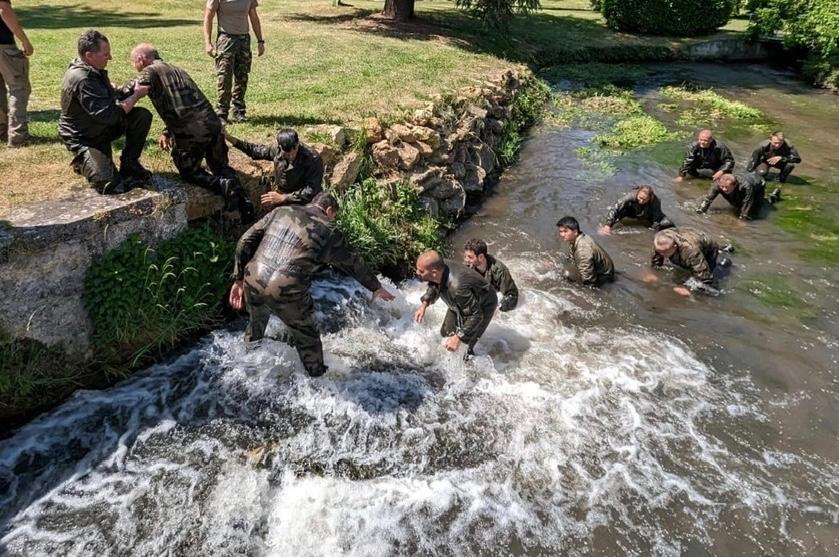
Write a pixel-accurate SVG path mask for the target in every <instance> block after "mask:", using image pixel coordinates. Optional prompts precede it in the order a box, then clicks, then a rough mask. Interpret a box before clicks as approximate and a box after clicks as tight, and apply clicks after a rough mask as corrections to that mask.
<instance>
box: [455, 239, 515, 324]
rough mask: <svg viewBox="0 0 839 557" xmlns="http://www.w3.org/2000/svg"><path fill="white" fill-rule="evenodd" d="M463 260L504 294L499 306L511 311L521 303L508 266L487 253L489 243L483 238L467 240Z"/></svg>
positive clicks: (502, 309)
mask: <svg viewBox="0 0 839 557" xmlns="http://www.w3.org/2000/svg"><path fill="white" fill-rule="evenodd" d="M463 262H464V263H465V264H466V266H467V267H471V268H473V269H475V270H476V271H478V274H480V275H481V276H482V277H484V280H486V281H487V282H488V283H489V284H490V285H491V286H492V287H493V288H494V289H495V291H496V292H500V293H501V295H502V298H501V304H499V308H498V309H500V310H501V311H510V310H511V309H513V308H515V307H516V305H517V304H518V303H519V289H518V287H516V283H515V282H514V281H513V277H512V276H511V275H510V270H509V269H507V266H506V265H504V264H503V263H501V262H500V261H499V260H498V259H496V258H495V257H493V256H492V255H490V254H488V253H487V245H486V242H484V241H483V240H478V239H474V238H473V239H472V240H469V241H468V242H466V246H465V247H464V249H463Z"/></svg>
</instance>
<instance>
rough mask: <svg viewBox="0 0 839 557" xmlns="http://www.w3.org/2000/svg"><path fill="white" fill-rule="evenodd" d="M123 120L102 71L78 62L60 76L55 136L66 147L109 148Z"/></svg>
mask: <svg viewBox="0 0 839 557" xmlns="http://www.w3.org/2000/svg"><path fill="white" fill-rule="evenodd" d="M124 120H125V112H124V111H123V110H122V108H121V107H120V106H119V105H118V104H117V97H116V93H115V91H114V89H113V87H111V82H110V81H109V80H108V72H107V71H106V70H102V71H97V70H96V69H94V68H93V67H92V66H89V65H87V64H85V63H84V62H82V61H81V60H79V59H76V60H74V61H73V62H72V63H71V64H70V67H69V68H68V69H67V71H66V72H65V73H64V80H63V81H62V83H61V116H59V118H58V135H59V137H61V139H62V141H64V143H65V145H67V146H68V147H72V146H77V145H85V146H100V145H107V144H110V142H111V138H112V137H113V136H114V130H118V129H119V128H120V126H121V125H122V123H123V122H124Z"/></svg>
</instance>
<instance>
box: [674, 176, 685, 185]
mask: <svg viewBox="0 0 839 557" xmlns="http://www.w3.org/2000/svg"><path fill="white" fill-rule="evenodd" d="M684 180H685V179H684V177H683V176H676V177H675V178H673V181H674V182H676V183H677V184H678V183H679V182H683V181H684Z"/></svg>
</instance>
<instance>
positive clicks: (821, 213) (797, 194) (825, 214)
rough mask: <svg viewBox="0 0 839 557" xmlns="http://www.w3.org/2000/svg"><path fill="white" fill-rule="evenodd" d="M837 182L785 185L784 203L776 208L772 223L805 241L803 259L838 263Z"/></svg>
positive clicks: (838, 187) (838, 191) (822, 262)
mask: <svg viewBox="0 0 839 557" xmlns="http://www.w3.org/2000/svg"><path fill="white" fill-rule="evenodd" d="M837 193H839V184H828V185H817V184H813V183H812V181H810V180H808V181H807V184H806V185H796V186H794V187H789V186H788V187H786V188H784V194H783V195H784V202H783V203H781V204H780V205H779V207H778V215H777V217H776V218H775V222H776V223H777V224H778V226H780V227H781V228H782V229H784V230H786V231H787V232H789V233H791V234H794V235H795V236H797V237H799V238H802V239H804V240H806V241H807V242H808V247H807V248H805V249H804V250H802V251H801V252H800V253H799V256H800V257H801V258H802V259H804V260H805V261H810V262H813V263H821V264H829V265H836V264H839V221H837V220H836V207H835V203H831V202H830V201H827V202H826V200H834V199H836V195H837Z"/></svg>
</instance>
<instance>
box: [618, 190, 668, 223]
mask: <svg viewBox="0 0 839 557" xmlns="http://www.w3.org/2000/svg"><path fill="white" fill-rule="evenodd" d="M636 195H637V190H636V191H631V192H629V193H628V194H626V195H625V196H623V197H622V198H621V199H620V200H619V201H618V202H617V203H615V205H614V206H612V208H611V209H609V214H608V215H606V224H607V225H609V226H610V227H611V226H615V224H617V222H618V221H620V220H621V219H625V218H632V219H638V220H641V221H644V222H646V223H647V225H648V226H651V227H652V228H653V230H663V229H665V228H670V227H672V226H674V225H673V222H672V221H671V220H670V219H668V218H667V216H666V215H665V214H664V212H663V211H662V210H661V200H660V199H659V198H658V196H656V195H653V196H652V197H650V200H649V201H648V202H647V203H646V205H641V204H640V203H638V199H637V198H636Z"/></svg>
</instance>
